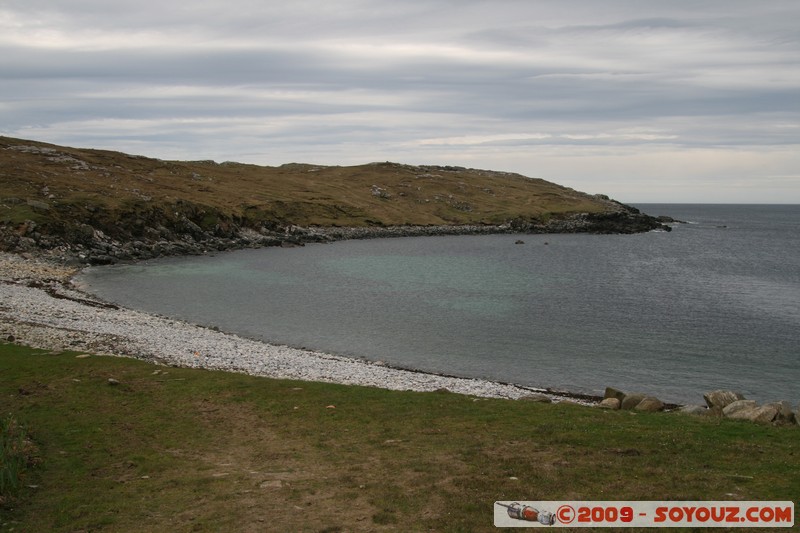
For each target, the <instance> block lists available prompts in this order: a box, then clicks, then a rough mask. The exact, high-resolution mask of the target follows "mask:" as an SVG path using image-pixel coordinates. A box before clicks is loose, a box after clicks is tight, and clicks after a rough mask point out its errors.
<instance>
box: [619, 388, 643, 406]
mask: <svg viewBox="0 0 800 533" xmlns="http://www.w3.org/2000/svg"><path fill="white" fill-rule="evenodd" d="M645 398H647V395H646V394H641V393H638V392H635V393H632V394H626V395H625V398H623V400H622V404H621V405H620V408H621V409H625V410H631V409H633V408H634V407H636V406H637V405H639V402H641V401H642V400H644V399H645Z"/></svg>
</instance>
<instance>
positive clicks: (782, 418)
mask: <svg viewBox="0 0 800 533" xmlns="http://www.w3.org/2000/svg"><path fill="white" fill-rule="evenodd" d="M770 405H774V406H775V408H776V409H778V415H777V416H776V417H775V421H776V422H778V423H780V424H793V423H794V422H795V416H794V413H793V412H792V404H790V403H789V402H785V401H784V402H775V403H773V404H770Z"/></svg>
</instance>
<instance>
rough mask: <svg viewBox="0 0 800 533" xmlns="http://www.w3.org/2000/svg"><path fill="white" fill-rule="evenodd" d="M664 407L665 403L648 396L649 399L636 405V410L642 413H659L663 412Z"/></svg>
mask: <svg viewBox="0 0 800 533" xmlns="http://www.w3.org/2000/svg"><path fill="white" fill-rule="evenodd" d="M664 407H665V406H664V402H662V401H661V400H659V399H658V398H655V397H653V396H648V397H647V398H645V399H643V400H642V401H641V402H639V403H638V404H636V407H634V409H635V410H636V411H642V412H645V413H655V412H658V411H663V410H664Z"/></svg>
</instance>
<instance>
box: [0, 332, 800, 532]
mask: <svg viewBox="0 0 800 533" xmlns="http://www.w3.org/2000/svg"><path fill="white" fill-rule="evenodd" d="M76 355H77V354H75V353H62V354H49V353H44V352H42V351H36V350H30V349H27V348H22V347H18V346H13V345H0V416H4V417H5V416H12V417H14V418H15V419H16V420H18V421H19V423H20V424H22V425H24V426H25V427H26V428H27V429H28V432H29V434H30V436H31V437H32V439H33V440H34V442H35V444H36V446H37V447H38V450H39V453H38V455H39V458H40V460H41V464H40V466H38V467H37V468H35V469H33V470H32V471H29V472H28V473H27V476H26V477H25V479H24V481H23V487H22V491H21V493H20V495H19V498H18V500H17V501H16V502H14V503H13V504H11V505H6V506H5V507H4V508H2V509H0V513H2V515H1V518H0V529H1V530H3V531H11V530H13V531H30V532H34V531H35V532H38V531H167V530H172V531H328V532H334V531H493V530H494V528H493V526H492V516H493V514H492V513H493V502H494V501H496V500H558V499H561V500H735V499H742V500H794V501H797V500H798V499H800V498H799V497H800V476H798V475H797V473H798V472H800V453H799V452H800V447H799V446H798V436H799V435H800V434H799V433H798V430H797V429H795V428H771V427H762V426H758V425H755V424H750V423H746V422H736V421H729V420H715V419H708V418H695V417H689V416H682V415H677V414H663V413H662V414H653V415H650V414H635V415H634V414H630V413H627V412H608V411H600V410H595V409H591V408H587V407H580V406H575V405H566V404H559V405H542V404H536V403H528V402H515V401H504V400H485V399H475V398H470V397H467V396H461V395H455V394H449V393H413V392H391V391H384V390H378V389H372V388H365V387H351V386H339V385H331V384H319V383H305V382H297V381H286V380H271V379H264V378H254V377H249V376H244V375H237V374H228V373H223V372H210V371H201V370H189V369H178V368H168V367H158V366H153V365H149V364H145V363H143V362H139V361H134V360H129V359H121V358H112V357H96V356H92V357H88V358H76ZM109 378H113V379H115V380H117V381H119V384H116V385H112V384H110V383H109ZM627 531H630V530H627Z"/></svg>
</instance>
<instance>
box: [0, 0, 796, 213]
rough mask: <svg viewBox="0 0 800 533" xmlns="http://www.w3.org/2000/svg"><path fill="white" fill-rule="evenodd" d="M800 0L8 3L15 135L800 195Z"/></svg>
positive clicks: (646, 191)
mask: <svg viewBox="0 0 800 533" xmlns="http://www.w3.org/2000/svg"><path fill="white" fill-rule="evenodd" d="M798 20H800V2H798V1H797V0H764V1H758V2H756V1H751V0H746V1H741V0H710V1H704V0H693V1H685V0H670V1H664V0H656V1H652V0H553V1H551V0H492V1H490V0H481V1H473V0H402V1H398V0H336V1H333V0H291V1H287V0H283V1H280V2H278V1H273V0H224V1H222V0H193V1H191V2H189V1H183V0H174V1H169V2H165V1H163V0H161V1H158V2H156V1H154V0H135V1H132V0H115V1H113V2H112V1H109V0H0V135H6V136H11V137H21V138H24V139H31V140H37V141H45V142H51V143H56V144H63V145H68V146H76V147H85V148H103V149H111V150H119V151H122V152H126V153H133V154H140V155H146V156H151V157H158V158H161V159H181V160H196V159H213V160H216V161H218V162H222V161H238V162H245V163H256V164H262V165H281V164H284V163H290V162H302V163H314V164H323V165H355V164H363V163H369V162H374V161H394V162H399V163H407V164H414V165H419V164H439V165H458V166H465V167H472V168H483V169H491V170H501V171H509V172H518V173H520V174H523V175H526V176H530V177H537V178H543V179H546V180H549V181H553V182H556V183H559V184H561V185H566V186H568V187H572V188H574V189H577V190H581V191H584V192H588V193H592V194H597V193H600V194H607V195H609V196H611V197H612V198H615V199H617V200H620V201H623V202H628V203H637V202H639V203H643V202H665V203H670V202H685V203H690V202H691V203H800V25H799V24H798V23H797V21H798Z"/></svg>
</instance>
